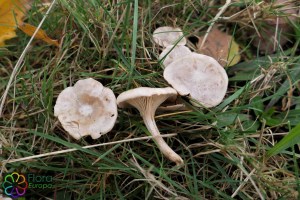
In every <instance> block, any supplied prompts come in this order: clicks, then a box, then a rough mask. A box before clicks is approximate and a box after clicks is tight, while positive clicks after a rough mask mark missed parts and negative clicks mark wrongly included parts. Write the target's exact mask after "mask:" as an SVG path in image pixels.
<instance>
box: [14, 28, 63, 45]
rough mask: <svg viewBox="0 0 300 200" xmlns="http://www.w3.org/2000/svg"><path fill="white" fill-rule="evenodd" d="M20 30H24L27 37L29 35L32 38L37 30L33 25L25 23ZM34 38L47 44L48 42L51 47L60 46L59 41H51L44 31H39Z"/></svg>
mask: <svg viewBox="0 0 300 200" xmlns="http://www.w3.org/2000/svg"><path fill="white" fill-rule="evenodd" d="M18 28H19V29H20V30H22V31H23V32H24V33H26V34H27V35H29V36H32V35H33V33H34V32H35V30H36V27H35V26H32V25H30V24H27V23H23V24H22V25H19V26H18ZM34 38H35V39H40V40H43V41H45V42H47V43H48V44H51V45H55V46H59V44H58V41H57V40H53V39H51V38H50V37H49V36H48V35H47V33H46V32H45V31H43V30H42V29H39V30H38V32H37V33H36V35H35V37H34Z"/></svg>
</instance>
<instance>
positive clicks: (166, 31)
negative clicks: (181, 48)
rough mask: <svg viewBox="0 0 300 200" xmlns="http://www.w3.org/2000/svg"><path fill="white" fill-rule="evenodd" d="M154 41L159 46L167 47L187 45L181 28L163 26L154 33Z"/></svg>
mask: <svg viewBox="0 0 300 200" xmlns="http://www.w3.org/2000/svg"><path fill="white" fill-rule="evenodd" d="M153 40H154V42H156V43H157V44H158V45H160V46H163V47H167V46H170V45H175V44H176V45H185V44H186V38H185V37H184V35H183V32H182V30H181V29H180V28H173V27H170V26H162V27H159V28H157V29H156V30H155V31H154V32H153Z"/></svg>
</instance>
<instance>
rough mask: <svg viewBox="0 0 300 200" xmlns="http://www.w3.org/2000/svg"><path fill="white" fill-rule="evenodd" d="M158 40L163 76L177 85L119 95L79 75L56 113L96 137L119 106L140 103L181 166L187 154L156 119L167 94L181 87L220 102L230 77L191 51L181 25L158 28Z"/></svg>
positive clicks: (162, 145) (79, 133) (77, 131)
mask: <svg viewBox="0 0 300 200" xmlns="http://www.w3.org/2000/svg"><path fill="white" fill-rule="evenodd" d="M153 39H154V41H155V42H156V43H158V44H159V45H161V46H163V47H165V50H164V51H163V52H162V53H161V55H160V58H161V59H165V60H164V62H163V64H164V66H165V70H164V78H165V79H166V80H167V82H168V83H169V84H170V85H172V87H173V88H171V87H166V88H149V87H139V88H135V89H131V90H128V91H125V92H123V93H121V94H120V95H119V96H118V98H116V97H115V95H114V93H113V92H112V90H110V89H109V88H106V87H103V85H102V84H101V83H100V82H98V81H96V80H94V79H92V78H88V79H84V80H79V81H78V82H77V83H76V84H75V85H74V86H73V87H68V88H66V89H65V90H63V91H62V92H61V93H60V94H59V96H58V98H57V101H56V105H55V107H54V115H55V116H57V117H58V119H59V121H60V122H61V124H62V126H63V128H64V129H65V130H66V131H67V132H68V133H69V134H70V135H71V136H72V137H74V138H75V139H77V140H78V139H80V138H81V137H83V136H86V135H90V136H91V137H92V138H93V139H97V138H99V137H100V136H101V135H103V134H105V133H107V132H109V131H110V130H111V129H112V128H113V126H114V124H115V122H116V119H117V115H118V112H117V105H118V106H119V107H120V108H125V107H135V108H137V109H138V110H139V112H140V114H141V116H142V118H143V120H144V123H145V125H146V127H147V129H148V131H149V132H150V134H151V135H152V136H153V140H154V141H155V143H156V144H157V147H158V148H159V149H160V151H161V152H162V153H163V154H164V155H165V156H166V157H167V158H168V159H169V160H171V161H173V162H175V163H176V164H177V165H182V164H183V159H182V158H181V157H180V156H179V155H178V154H177V153H176V152H174V151H173V150H172V149H171V148H170V147H169V145H168V144H167V143H166V142H165V141H164V139H163V138H162V137H161V135H160V132H159V130H158V128H157V126H156V123H155V119H154V117H155V112H156V109H157V108H158V107H159V106H160V105H161V104H162V103H163V102H164V101H166V100H167V99H170V98H171V99H172V98H173V99H174V98H176V97H177V92H178V93H179V94H180V95H183V96H190V98H191V99H193V100H194V102H197V105H203V106H205V107H212V106H216V105H217V104H219V103H220V102H221V101H222V99H223V98H224V96H225V93H226V90H227V84H228V77H227V74H226V72H225V70H224V69H223V67H221V66H220V65H219V64H218V62H217V61H216V60H214V59H213V58H211V57H209V56H205V55H200V54H196V53H192V52H191V51H190V50H189V49H188V48H187V47H185V46H184V45H185V44H186V39H185V38H184V37H183V33H182V31H181V30H180V29H178V28H176V29H173V28H170V27H161V28H158V29H157V30H155V31H154V35H153ZM194 104H195V103H194Z"/></svg>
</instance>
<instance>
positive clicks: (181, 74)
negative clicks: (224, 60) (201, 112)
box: [164, 53, 228, 107]
mask: <svg viewBox="0 0 300 200" xmlns="http://www.w3.org/2000/svg"><path fill="white" fill-rule="evenodd" d="M164 78H165V79H166V81H167V82H168V83H169V84H171V85H172V87H173V88H174V89H175V90H177V92H178V93H179V94H180V95H182V96H187V95H189V96H190V97H191V98H192V99H194V100H196V101H198V102H199V103H200V104H202V105H203V106H205V107H213V106H216V105H218V104H219V103H220V102H221V101H222V99H223V98H224V96H225V94H226V91H227V86H228V76H227V74H226V72H225V70H224V68H223V67H222V66H221V65H220V64H219V63H218V62H217V61H216V60H215V59H213V58H212V57H209V56H205V55H202V54H196V53H192V54H191V55H190V56H185V57H184V58H182V59H179V60H176V61H174V62H172V63H171V64H170V65H168V67H167V68H166V69H165V70H164ZM194 105H197V104H194Z"/></svg>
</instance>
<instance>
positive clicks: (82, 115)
mask: <svg viewBox="0 0 300 200" xmlns="http://www.w3.org/2000/svg"><path fill="white" fill-rule="evenodd" d="M54 115H55V116H56V117H58V119H59V121H60V123H61V124H62V126H63V128H64V129H65V130H66V131H67V132H68V133H69V134H70V135H71V136H72V137H73V138H75V139H77V140H79V139H80V138H81V137H83V136H86V135H90V136H91V137H92V138H93V139H97V138H99V137H100V136H101V135H103V134H105V133H107V132H109V131H110V130H111V129H112V128H113V126H114V124H115V122H116V119H117V115H118V113H117V103H116V97H115V95H114V93H113V92H112V91H111V89H109V88H106V87H103V85H102V84H101V83H100V82H98V81H96V80H94V79H92V78H87V79H83V80H79V81H77V82H76V84H75V85H74V86H73V87H67V88H66V89H64V90H63V91H62V92H61V93H60V94H59V95H58V98H57V100H56V104H55V106H54Z"/></svg>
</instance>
